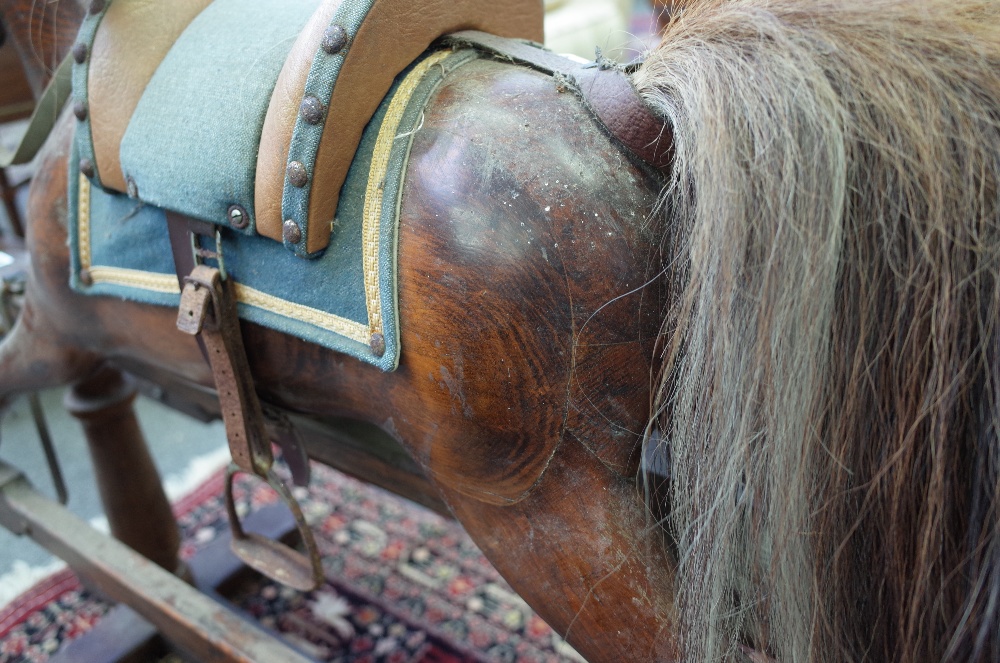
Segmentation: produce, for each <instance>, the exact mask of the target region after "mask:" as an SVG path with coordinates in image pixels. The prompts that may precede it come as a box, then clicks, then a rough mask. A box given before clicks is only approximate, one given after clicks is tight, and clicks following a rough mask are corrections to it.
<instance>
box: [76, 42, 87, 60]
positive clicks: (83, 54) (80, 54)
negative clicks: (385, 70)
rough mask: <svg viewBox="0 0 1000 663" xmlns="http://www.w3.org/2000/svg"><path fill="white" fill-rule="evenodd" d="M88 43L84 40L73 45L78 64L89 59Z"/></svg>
mask: <svg viewBox="0 0 1000 663" xmlns="http://www.w3.org/2000/svg"><path fill="white" fill-rule="evenodd" d="M87 55H88V51H87V45H86V44H84V43H83V42H82V41H81V42H77V43H76V44H74V45H73V59H74V60H76V63H77V64H83V63H84V62H86V61H87Z"/></svg>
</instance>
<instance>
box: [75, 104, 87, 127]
mask: <svg viewBox="0 0 1000 663" xmlns="http://www.w3.org/2000/svg"><path fill="white" fill-rule="evenodd" d="M73 115H75V116H76V119H78V120H80V121H81V122H83V121H84V120H86V119H87V104H85V103H84V102H82V101H77V102H76V103H74V104H73Z"/></svg>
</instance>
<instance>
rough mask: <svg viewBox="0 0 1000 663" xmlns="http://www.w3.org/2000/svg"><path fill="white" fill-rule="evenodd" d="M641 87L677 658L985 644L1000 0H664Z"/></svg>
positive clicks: (912, 656) (835, 654)
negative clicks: (660, 225)
mask: <svg viewBox="0 0 1000 663" xmlns="http://www.w3.org/2000/svg"><path fill="white" fill-rule="evenodd" d="M635 81H636V84H637V85H638V87H639V88H640V91H641V92H642V93H643V95H644V96H645V98H646V99H647V100H648V101H649V102H650V103H651V104H652V105H654V106H655V107H656V108H657V109H659V111H660V112H662V113H663V115H664V116H666V117H667V118H669V121H670V123H671V124H672V125H673V131H674V146H675V157H674V164H673V171H672V176H671V178H670V181H669V185H668V187H667V189H666V191H665V194H664V197H665V199H664V206H665V209H666V211H667V217H668V223H667V227H666V232H665V251H666V252H667V254H668V265H669V267H668V278H669V282H670V285H671V288H672V295H671V296H672V301H671V307H670V310H669V312H668V315H667V321H666V323H665V327H664V330H663V355H662V361H663V371H662V376H661V381H660V383H659V394H658V398H657V401H656V403H655V405H656V413H657V418H656V422H657V425H658V427H659V436H658V438H659V440H660V442H659V443H658V444H659V445H660V446H659V448H658V449H657V452H658V453H661V454H669V457H670V462H671V467H672V478H671V486H670V492H669V495H670V498H669V504H668V509H669V517H668V523H667V527H668V530H669V532H670V534H671V537H672V539H673V543H674V544H675V546H676V555H677V561H678V580H677V585H678V594H677V599H676V600H677V606H678V620H679V624H678V626H677V628H678V633H679V636H678V637H679V645H680V647H681V650H682V652H683V660H685V661H720V660H727V661H728V660H747V659H748V658H749V659H750V660H755V661H763V660H768V659H774V660H777V661H779V662H780V663H792V662H795V663H800V662H804V661H831V662H833V661H837V662H840V661H944V660H948V661H958V660H961V661H998V660H1000V531H998V527H1000V511H998V507H1000V446H998V441H997V433H998V423H1000V421H998V420H1000V402H998V399H1000V327H998V321H1000V287H998V285H1000V284H998V276H1000V272H998V270H1000V206H998V185H1000V5H998V3H995V2H977V1H973V0H798V1H797V0H733V1H724V0H698V1H689V2H680V3H676V2H675V3H674V7H673V19H672V21H671V23H670V25H669V27H668V28H667V29H666V33H665V35H664V37H663V44H662V45H661V46H660V47H659V48H658V49H657V50H656V51H655V52H654V53H653V54H652V55H651V57H650V59H649V60H648V61H647V63H646V65H645V66H644V68H643V69H642V70H641V71H640V72H638V73H637V74H636V77H635ZM654 439H656V438H654Z"/></svg>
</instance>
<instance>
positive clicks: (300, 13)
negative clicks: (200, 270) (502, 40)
mask: <svg viewBox="0 0 1000 663" xmlns="http://www.w3.org/2000/svg"><path fill="white" fill-rule="evenodd" d="M463 29H475V30H481V31H484V32H488V33H492V34H495V35H499V36H502V37H519V38H526V39H534V40H539V41H540V40H541V38H542V3H541V2H538V1H537V0H507V1H506V2H505V3H504V6H503V7H502V9H501V8H498V7H497V5H496V3H495V2H491V1H490V0H421V2H419V3H414V2H412V1H411V0H282V1H281V2H260V1H259V0H214V1H213V0H174V1H172V2H170V3H168V4H164V3H162V2H159V1H157V0H99V1H97V2H93V3H92V4H91V8H90V13H89V15H88V17H87V19H86V20H85V22H84V25H83V28H82V30H81V33H80V38H79V40H78V42H77V44H76V46H75V47H74V49H73V58H74V65H73V73H72V76H73V105H74V112H75V113H76V116H77V118H78V120H79V122H80V127H79V129H80V131H78V136H79V138H78V144H77V149H78V154H79V159H80V171H81V172H82V173H83V174H84V175H86V176H87V177H88V178H90V179H91V181H92V182H93V183H95V184H99V185H100V186H102V187H104V188H105V189H110V190H113V191H118V192H122V193H127V194H129V195H130V196H132V197H135V198H138V199H139V200H141V201H143V202H145V203H149V204H152V205H156V206H158V207H162V208H165V209H169V210H172V211H174V212H178V213H180V214H184V215H186V216H188V217H192V218H195V219H200V220H203V221H207V222H210V223H213V224H218V225H221V226H224V227H230V228H232V229H234V230H236V231H237V232H242V233H246V234H256V235H262V236H265V237H269V238H271V239H274V240H277V241H279V242H283V243H284V245H285V246H286V247H287V248H288V249H289V250H291V251H293V252H294V253H295V254H296V255H299V256H302V257H310V256H315V255H317V254H319V253H320V252H322V251H323V249H324V248H325V247H326V246H327V244H328V242H329V238H330V232H331V226H332V221H333V219H334V214H335V212H336V209H337V201H338V197H339V194H340V189H341V185H342V184H343V183H344V180H345V178H346V175H347V172H348V170H349V168H350V165H351V161H352V159H353V157H354V153H355V150H356V148H357V146H358V143H359V141H360V140H361V136H362V133H363V131H364V128H365V125H366V124H367V123H368V121H369V119H370V118H371V116H372V114H373V113H374V112H375V110H376V109H377V108H378V106H379V103H380V102H381V101H382V99H383V97H384V96H385V94H386V92H387V91H388V90H389V88H390V86H391V85H392V83H393V80H394V79H395V78H396V76H397V75H398V74H399V73H400V72H401V71H402V70H403V69H404V68H405V67H407V66H408V65H409V64H410V63H411V62H413V61H414V60H415V59H416V58H417V57H418V56H419V55H420V54H421V53H422V52H423V51H425V49H427V47H428V46H429V45H430V44H431V42H433V41H434V40H435V39H437V38H438V37H440V36H442V35H444V34H447V33H450V32H453V31H456V30H463ZM314 183H318V184H316V185H315V186H314Z"/></svg>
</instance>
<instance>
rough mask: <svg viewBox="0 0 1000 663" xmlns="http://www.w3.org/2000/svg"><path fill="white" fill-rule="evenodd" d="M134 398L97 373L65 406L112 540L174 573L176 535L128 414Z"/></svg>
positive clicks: (107, 371)
mask: <svg viewBox="0 0 1000 663" xmlns="http://www.w3.org/2000/svg"><path fill="white" fill-rule="evenodd" d="M135 395H136V390H135V387H134V386H133V385H132V384H131V383H130V382H129V381H128V380H126V379H125V378H124V376H122V374H121V373H120V372H119V371H117V370H115V369H111V368H102V369H101V370H100V371H98V372H97V373H96V374H94V375H93V376H91V377H90V378H88V379H86V380H84V381H82V382H80V383H78V384H76V385H75V386H73V387H72V388H71V389H70V390H69V391H68V392H67V393H66V397H65V399H64V403H65V406H66V409H67V410H68V411H69V412H70V413H71V414H72V415H73V416H74V417H76V418H77V419H79V420H80V422H81V423H82V424H83V430H84V435H85V436H86V438H87V445H88V446H89V448H90V455H91V458H92V460H93V462H94V472H95V474H96V476H97V485H98V488H99V490H100V493H101V501H102V502H103V504H104V512H105V513H106V514H107V517H108V522H109V524H110V525H111V534H112V535H113V536H114V537H115V538H116V539H118V540H119V541H121V542H122V543H125V544H126V545H128V546H129V547H131V548H132V549H133V550H135V551H136V552H138V553H140V554H141V555H143V556H144V557H146V558H147V559H149V560H151V561H153V562H155V563H156V564H158V565H159V566H161V567H163V568H164V569H166V570H167V571H170V572H172V573H173V572H177V571H179V570H180V568H179V567H180V562H179V559H178V556H177V553H178V550H179V549H180V534H179V533H178V531H177V523H176V521H175V520H174V516H173V512H172V511H171V510H170V502H169V501H167V496H166V494H165V493H164V492H163V485H162V483H161V482H160V476H159V473H158V472H157V471H156V466H155V465H154V464H153V459H152V457H151V456H150V455H149V449H148V448H147V447H146V441H145V439H143V436H142V431H141V430H140V429H139V422H138V421H137V420H136V418H135V413H134V412H133V410H132V401H133V400H134V399H135ZM182 575H183V574H182Z"/></svg>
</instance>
